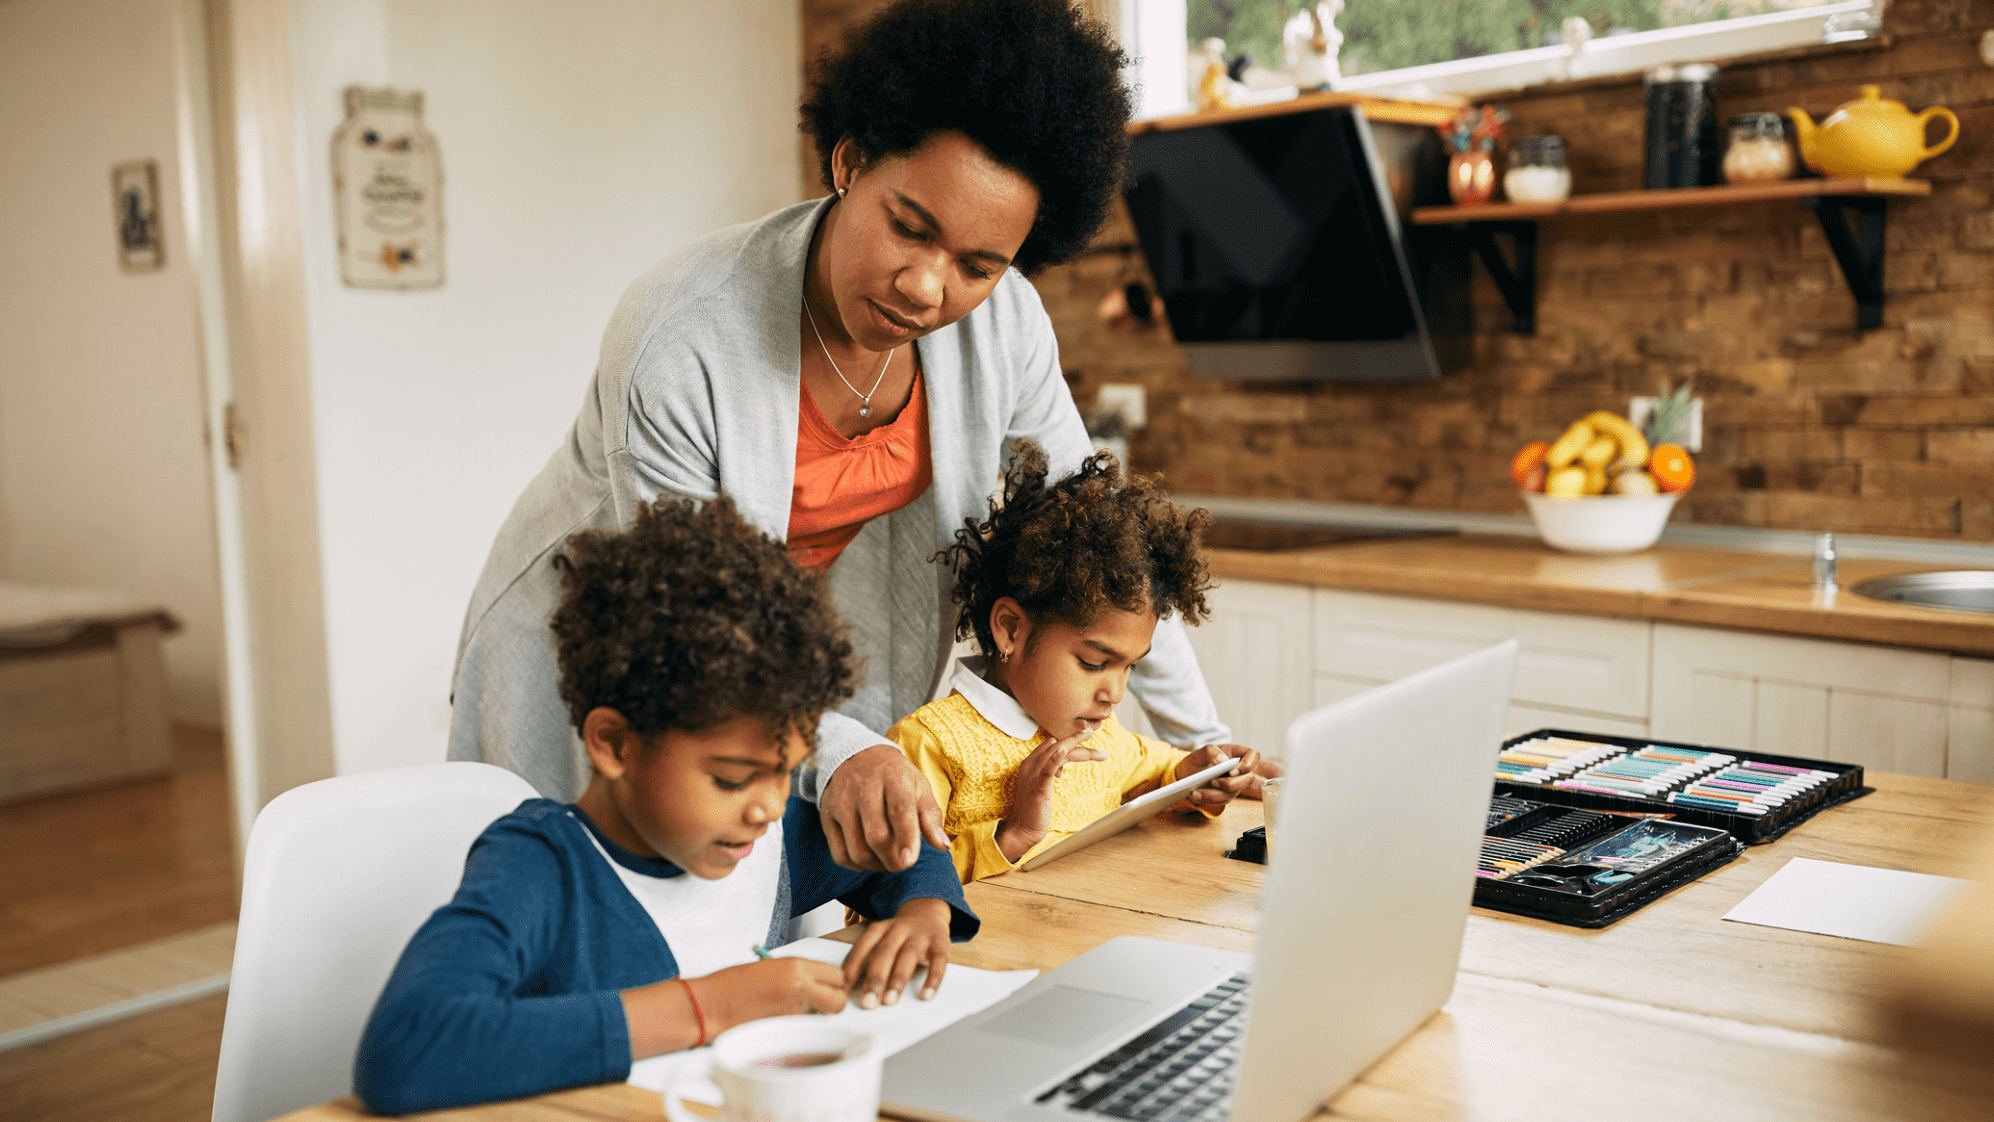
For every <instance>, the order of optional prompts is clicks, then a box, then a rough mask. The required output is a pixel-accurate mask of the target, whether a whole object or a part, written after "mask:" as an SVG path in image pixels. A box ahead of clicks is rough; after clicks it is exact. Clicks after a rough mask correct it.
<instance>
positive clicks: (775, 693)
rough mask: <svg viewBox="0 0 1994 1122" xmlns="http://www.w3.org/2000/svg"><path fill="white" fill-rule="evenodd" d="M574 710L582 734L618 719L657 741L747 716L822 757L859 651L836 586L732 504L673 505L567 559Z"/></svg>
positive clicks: (646, 511) (562, 646) (591, 535)
mask: <svg viewBox="0 0 1994 1122" xmlns="http://www.w3.org/2000/svg"><path fill="white" fill-rule="evenodd" d="M554 567H555V568H556V569H558V570H560V573H561V603H560V606H559V607H558V608H556V609H555V611H554V617H553V628H554V644H555V649H556V657H557V659H558V661H559V665H560V690H561V700H562V701H563V702H564V703H566V705H567V707H568V715H569V717H570V718H571V719H572V720H573V721H574V722H575V728H576V729H577V730H579V729H580V728H581V727H582V723H583V721H584V720H586V719H587V717H588V714H589V710H591V709H594V708H596V707H598V706H607V707H608V708H611V709H614V710H616V711H617V712H618V713H621V714H622V715H623V718H624V720H626V721H628V722H629V724H630V727H631V729H632V730H633V731H635V732H636V733H637V734H638V735H639V736H641V737H644V738H646V739H647V740H648V739H650V738H653V737H657V736H659V735H661V734H663V733H664V732H665V730H667V729H678V730H680V731H683V732H704V731H706V730H708V729H711V728H713V727H715V726H717V725H720V724H724V723H725V722H727V721H730V720H733V719H734V718H736V717H743V716H747V717H758V718H762V719H765V720H766V721H767V722H768V728H769V735H770V738H771V739H772V740H777V741H779V740H780V739H781V738H782V736H783V735H784V733H785V732H786V731H787V730H790V729H794V730H796V731H797V732H799V733H801V734H802V735H803V738H804V740H805V742H806V743H808V744H811V745H813V746H814V745H815V744H816V729H817V720H818V718H819V717H820V716H821V715H822V714H823V713H824V711H825V710H827V709H830V708H832V707H834V706H836V705H837V704H839V703H840V702H842V701H844V700H845V699H846V698H848V697H850V696H851V695H852V690H853V685H854V682H853V673H852V666H851V660H852V647H851V643H850V642H848V641H847V640H846V638H845V630H844V623H843V621H842V620H840V619H839V617H838V613H837V611H836V610H835V609H833V608H832V607H831V604H830V599H829V597H828V596H827V595H826V593H825V588H824V579H823V577H821V576H820V575H818V574H816V573H811V572H807V571H805V570H804V569H801V568H798V567H797V565H796V564H795V563H794V562H793V561H791V560H790V558H789V555H788V554H787V553H786V552H784V550H783V547H782V546H781V545H780V544H778V543H777V542H775V541H773V540H771V539H769V538H767V537H765V536H764V535H763V534H762V533H761V532H760V531H758V530H756V529H755V528H754V527H753V526H750V525H749V524H748V523H747V522H746V521H745V520H744V519H742V517H741V515H740V514H739V512H737V511H736V510H735V509H734V502H733V500H732V499H730V498H728V497H727V496H725V495H721V496H719V497H717V498H714V499H712V500H711V501H709V502H706V503H704V504H695V503H693V502H691V501H690V500H686V499H678V498H671V497H665V498H660V499H659V500H658V501H657V502H656V503H653V504H651V505H649V506H645V507H641V508H639V509H638V511H637V521H636V523H635V524H634V525H632V526H631V527H630V528H628V529H626V530H621V531H614V532H608V531H600V530H590V531H584V532H583V533H579V534H576V535H575V536H573V537H571V538H569V539H568V543H567V547H566V550H565V552H563V553H561V554H559V555H557V556H556V557H555V558H554Z"/></svg>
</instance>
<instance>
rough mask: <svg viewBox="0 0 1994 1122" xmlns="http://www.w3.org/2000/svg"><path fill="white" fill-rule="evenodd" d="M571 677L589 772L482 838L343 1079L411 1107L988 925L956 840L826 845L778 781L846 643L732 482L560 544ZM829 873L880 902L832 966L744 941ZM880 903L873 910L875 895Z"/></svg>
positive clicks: (703, 1029) (777, 929)
mask: <svg viewBox="0 0 1994 1122" xmlns="http://www.w3.org/2000/svg"><path fill="white" fill-rule="evenodd" d="M554 564H555V565H556V567H557V568H559V569H560V570H561V574H562V600H561V604H560V606H559V608H558V609H557V610H556V611H555V613H554V618H553V621H552V623H553V632H554V639H555V643H556V647H557V660H558V663H559V666H560V691H561V698H562V700H563V702H564V703H565V704H566V705H567V707H568V711H569V714H570V717H571V719H572V720H573V721H574V724H575V727H576V728H577V729H579V730H580V732H581V735H582V741H583V744H584V746H585V747H586V748H587V751H588V757H589V761H590V763H591V764H592V765H593V767H594V776H593V778H592V779H591V781H590V783H589V786H588V788H587V790H585V791H584V792H583V793H582V796H581V797H580V798H579V799H578V800H576V802H575V804H574V805H573V806H572V807H569V806H562V805H560V804H559V803H555V802H552V801H550V800H547V799H529V800H527V801H526V802H524V803H522V804H521V805H520V807H519V808H518V809H517V810H515V811H513V812H512V813H511V814H508V815H506V816H505V817H503V818H501V819H499V820H498V821H497V822H494V823H493V824H492V825H491V826H490V827H489V828H488V829H487V830H486V831H485V832H484V834H483V835H481V836H480V837H479V839H478V840H477V842H475V843H474V844H473V845H472V847H471V852H470V855H469V857H468V859H467V860H466V862H465V868H464V879H463V881H462V883H461V884H460V885H459V887H458V890H457V895H456V897H455V898H454V899H453V900H452V901H451V902H450V903H449V904H448V905H446V906H444V907H443V908H441V909H439V910H438V911H437V912H436V914H435V915H433V916H431V917H430V919H429V920H428V922H427V923H425V924H424V925H423V926H422V928H421V929H420V930H418V931H417V932H416V934H415V936H414V938H412V939H411V940H410V941H409V945H408V947H407V949H406V950H404V951H403V952H402V958H401V961H400V962H399V963H398V964H397V965H396V967H395V970H394V973H393V974H392V975H391V976H390V977H389V979H388V984H387V987H386V989H385V990H384V991H383V992H382V994H381V998H380V1001H379V1002H378V1003H377V1004H376V1006H375V1008H374V1012H373V1015H372V1016H371V1017H370V1018H369V1019H368V1023H367V1028H366V1031H365V1033H364V1034H363V1036H362V1038H361V1042H360V1050H359V1054H358V1056H357V1057H356V1059H355V1061H354V1090H355V1093H357V1094H358V1095H359V1096H360V1098H361V1100H362V1101H363V1102H364V1103H366V1105H367V1107H368V1108H369V1109H370V1110H374V1111H377V1112H380V1113H406V1112H410V1111H418V1110H434V1109H438V1108H441V1107H447V1106H457V1105H462V1104H466V1103H472V1102H482V1101H489V1100H493V1099H505V1098H515V1097H518V1096H521V1095H530V1094H535V1093H538V1092H542V1091H549V1090H554V1089H556V1088H560V1087H571V1086H577V1085H581V1084H588V1083H601V1082H608V1081H612V1080H620V1079H624V1078H626V1077H627V1076H628V1075H629V1070H630V1063H631V1061H632V1060H633V1059H637V1058H641V1057H644V1056H649V1055H653V1054H655V1053H659V1052H666V1051H672V1050H675V1049H680V1048H690V1047H695V1046H698V1045H702V1044H706V1043H709V1042H710V1041H712V1039H713V1038H714V1037H715V1036H717V1035H718V1034H719V1033H720V1032H722V1031H724V1030H725V1029H727V1028H730V1027H732V1026H734V1025H736V1024H740V1023H742V1022H744V1021H750V1020H755V1019H757V1018H761V1017H769V1016H776V1015H779V1014H785V1013H803V1012H809V1011H812V1010H815V1011H818V1012H834V1011H836V1010H838V1009H842V1008H843V1007H844V1004H845V999H846V994H847V993H848V992H850V991H852V990H853V989H855V988H856V989H859V990H861V997H860V1004H862V1005H865V1006H866V1007H871V1006H872V1005H874V1004H877V1003H878V1002H879V1001H881V1000H884V1001H885V1002H887V1003H889V1004H890V1003H892V1002H894V1001H896V1000H898V998H899V996H900V991H901V990H902V989H904V988H905V987H906V985H907V982H908V979H909V978H910V977H911V976H912V975H913V973H914V971H915V970H916V968H918V967H921V966H926V967H927V969H928V975H927V981H926V982H925V983H924V988H923V990H922V994H921V996H922V997H924V998H925V997H928V996H931V995H932V994H933V992H934V988H935V987H936V986H937V985H939V984H940V982H941V978H942V973H943V970H944V969H945V968H946V966H947V963H948V944H949V941H950V939H951V938H954V939H967V938H969V937H970V936H971V935H973V934H975V932H976V928H977V919H976V917H975V916H974V915H973V914H971V913H970V911H969V910H968V907H967V905H966V904H964V902H963V897H962V889H961V886H960V884H959V883H958V881H957V879H956V876H955V874H954V871H953V869H952V868H951V865H950V862H949V858H948V856H947V854H944V853H941V852H939V851H935V850H927V851H925V852H923V853H922V855H921V857H920V859H919V860H918V861H917V862H916V863H915V865H914V866H913V867H912V868H909V869H907V870H906V871H904V872H900V873H855V872H851V871H849V870H846V869H843V868H840V867H839V866H837V865H836V864H834V863H833V862H832V860H831V857H830V853H829V849H828V847H827V843H826V842H825V840H824V835H823V832H822V828H821V826H820V824H819V819H818V814H817V809H816V807H814V806H811V805H810V804H808V803H806V802H804V801H803V800H801V799H795V798H791V797H790V793H789V792H790V774H791V772H792V771H793V770H794V769H795V768H796V766H797V765H798V764H799V763H801V762H802V761H803V760H804V758H805V757H806V756H808V755H809V753H810V751H811V749H812V741H813V739H814V736H815V732H816V727H817V720H818V717H819V716H820V715H821V714H822V713H823V712H824V711H825V710H827V709H829V708H831V707H832V706H834V705H836V704H838V703H839V702H840V701H842V700H844V699H845V698H847V697H849V696H850V695H851V693H852V689H853V675H852V670H851V667H850V665H849V660H850V654H851V647H850V645H849V644H848V643H847V642H846V641H845V639H844V637H843V633H842V625H841V624H840V622H839V620H838V618H837V615H836V613H835V611H834V610H833V609H832V608H831V607H830V605H829V603H828V601H827V599H826V598H825V596H824V595H823V581H822V578H821V577H818V576H816V575H814V574H810V573H806V572H804V571H803V570H801V569H799V568H797V567H796V566H795V565H794V564H793V563H792V562H791V561H790V560H789V558H788V557H787V555H786V554H785V553H784V551H783V547H782V546H781V545H780V544H778V543H776V542H774V541H771V540H769V539H768V538H765V537H763V536H762V535H761V534H760V533H758V532H757V531H756V530H754V529H753V528H752V527H751V526H749V525H748V524H747V523H746V522H745V521H743V520H742V519H741V517H740V515H739V514H738V513H736V511H735V509H734V505H733V503H732V502H731V501H730V500H729V499H728V498H727V497H725V496H724V495H723V496H721V497H719V498H716V499H714V500H712V501H711V502H708V503H706V504H704V506H701V507H697V508H696V507H695V506H694V505H693V504H691V503H689V502H686V501H684V500H669V499H661V500H660V501H659V502H658V503H657V504H656V505H654V506H652V507H649V508H646V509H644V510H642V511H640V512H639V514H638V518H637V521H636V524H635V525H633V526H632V527H630V529H628V530H627V531H623V532H619V533H607V532H597V531H591V532H587V533H582V534H577V535H575V536H574V537H573V538H570V539H569V540H568V544H567V552H566V553H565V554H563V555H561V556H557V557H556V558H555V559H554ZM832 899H837V900H840V901H842V902H844V903H845V904H846V905H847V906H848V907H851V908H853V909H855V910H856V911H858V912H859V913H860V914H861V915H863V916H866V917H867V918H869V919H874V920H875V922H873V923H872V924H871V926H870V927H869V928H868V929H867V930H866V932H865V934H864V935H863V936H862V937H861V938H860V940H859V942H858V945H857V946H855V947H854V948H853V949H852V952H851V954H850V956H849V957H848V958H847V959H846V961H845V966H844V968H843V970H842V972H841V971H840V970H839V969H838V968H837V967H832V966H827V965H825V964H822V963H817V962H811V961H806V960H803V959H795V958H780V959H768V960H764V961H756V960H754V959H753V958H752V957H751V955H752V954H753V952H754V949H755V948H756V947H757V946H758V945H761V944H767V945H774V944H776V943H780V942H782V941H784V939H785V936H786V932H787V930H788V926H789V921H790V919H791V917H792V916H795V915H800V914H802V913H804V912H807V911H809V910H810V909H812V908H814V907H816V906H818V905H819V904H822V903H825V902H827V901H829V900H832ZM889 916H890V917H891V918H887V919H881V918H879V917H889Z"/></svg>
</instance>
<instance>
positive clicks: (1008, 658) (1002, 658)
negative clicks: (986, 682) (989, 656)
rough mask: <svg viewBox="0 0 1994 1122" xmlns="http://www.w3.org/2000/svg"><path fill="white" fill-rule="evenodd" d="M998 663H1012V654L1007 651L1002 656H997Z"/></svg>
mask: <svg viewBox="0 0 1994 1122" xmlns="http://www.w3.org/2000/svg"><path fill="white" fill-rule="evenodd" d="M997 661H998V662H1010V661H1011V652H1010V651H1005V652H1003V653H1002V654H999V655H998V656H997Z"/></svg>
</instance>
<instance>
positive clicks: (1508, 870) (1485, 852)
mask: <svg viewBox="0 0 1994 1122" xmlns="http://www.w3.org/2000/svg"><path fill="white" fill-rule="evenodd" d="M1744 851H1745V847H1744V846H1743V845H1741V844H1740V843H1739V842H1738V840H1737V839H1736V838H1734V837H1732V836H1731V834H1730V833H1729V832H1728V831H1725V830H1721V829H1717V828H1714V827H1710V826H1698V825H1694V824H1691V823H1688V822H1680V821H1676V820H1673V819H1664V818H1645V817H1641V816H1639V815H1629V814H1609V813H1605V812H1602V811H1596V810H1585V809H1581V808H1577V807H1570V806H1560V805H1557V804H1553V803H1542V802H1534V801H1531V800H1529V799H1521V798H1513V797H1510V796H1506V795H1497V796H1496V797H1495V798H1494V799H1493V800H1492V801H1491V802H1490V804H1489V824H1488V832H1487V836H1485V837H1484V838H1483V839H1482V860H1481V867H1480V868H1479V869H1477V870H1476V873H1475V875H1476V877H1477V878H1478V879H1477V880H1476V881H1475V905H1476V906H1477V907H1483V908H1494V909H1496V910H1498V911H1505V912H1514V913H1516V914H1518V915H1526V916H1533V917H1535V918H1538V919H1546V920H1550V921H1551V922H1553V923H1563V924H1569V925H1571V926H1575V927H1605V926H1606V925H1607V924H1610V923H1613V922H1614V921H1616V920H1618V919H1620V918H1621V917H1623V916H1626V915H1629V914H1630V913H1633V912H1635V911H1638V910H1639V909H1641V908H1642V907H1644V906H1646V905H1647V904H1648V903H1649V902H1650V901H1653V900H1655V899H1656V898H1658V897H1660V896H1661V895H1662V894H1663V893H1666V892H1668V891H1670V890H1672V889H1674V888H1676V887H1677V886H1679V885H1682V884H1687V883H1688V882H1690V881H1692V880H1695V879H1696V878H1697V877H1700V876H1702V875H1703V874H1705V873H1707V872H1709V871H1710V870H1712V869H1715V868H1717V867H1718V866H1720V865H1723V864H1724V863H1726V862H1728V861H1730V860H1731V859H1732V858H1734V857H1736V856H1738V854H1740V853H1743V852H1744Z"/></svg>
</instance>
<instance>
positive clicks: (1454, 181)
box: [1447, 148, 1495, 206]
mask: <svg viewBox="0 0 1994 1122" xmlns="http://www.w3.org/2000/svg"><path fill="white" fill-rule="evenodd" d="M1447 194H1448V195H1449V196H1450V197H1452V198H1453V200H1454V201H1455V202H1456V203H1458V204H1460V205H1461V206H1475V205H1478V204H1480V203H1485V202H1488V201H1489V198H1490V197H1491V196H1493V195H1494V194H1495V155H1494V154H1493V153H1490V152H1485V151H1483V150H1481V149H1479V148H1478V149H1475V150H1474V151H1472V152H1456V153H1454V155H1453V157H1452V158H1450V159H1449V160H1448V161H1447Z"/></svg>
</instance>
